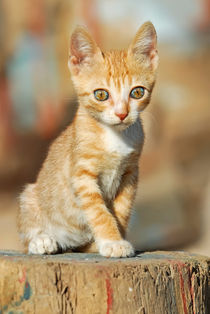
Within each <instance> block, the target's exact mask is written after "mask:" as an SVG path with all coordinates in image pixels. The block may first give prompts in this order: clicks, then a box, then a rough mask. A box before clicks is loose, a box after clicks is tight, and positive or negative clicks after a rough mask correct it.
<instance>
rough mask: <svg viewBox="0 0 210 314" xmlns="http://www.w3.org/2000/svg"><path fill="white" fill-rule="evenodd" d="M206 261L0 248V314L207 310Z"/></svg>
mask: <svg viewBox="0 0 210 314" xmlns="http://www.w3.org/2000/svg"><path fill="white" fill-rule="evenodd" d="M209 264H210V259H208V258H206V257H202V256H197V255H192V254H187V253H183V252H151V253H143V254H138V255H137V256H136V257H133V258H123V259H106V258H103V257H101V256H99V255H97V254H82V253H71V254H62V255H51V256H41V257H40V256H35V255H33V256H32V255H23V254H19V253H15V252H0V314H3V313H30V314H31V313H38V314H42V313H43V314H48V313H50V314H52V313H76V314H86V313H87V314H96V313H97V314H111V313H114V314H118V313H119V314H136V313H142V314H143V313H145V314H156V313H157V314H165V313H166V314H173V313H174V314H176V313H184V314H186V313H193V314H197V313H199V314H202V313H206V314H208V313H210V308H208V306H209V305H208V296H209V295H208V292H209V289H210V287H209V286H208V284H209V282H210V278H209Z"/></svg>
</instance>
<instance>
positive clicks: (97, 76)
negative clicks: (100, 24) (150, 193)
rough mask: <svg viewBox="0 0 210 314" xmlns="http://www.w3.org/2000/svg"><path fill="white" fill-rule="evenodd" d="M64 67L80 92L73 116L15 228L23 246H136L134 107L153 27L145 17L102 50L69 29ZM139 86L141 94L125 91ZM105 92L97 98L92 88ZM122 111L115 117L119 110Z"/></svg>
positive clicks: (138, 130)
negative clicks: (131, 225) (126, 42)
mask: <svg viewBox="0 0 210 314" xmlns="http://www.w3.org/2000/svg"><path fill="white" fill-rule="evenodd" d="M69 68H70V71H71V74H72V79H73V82H74V85H75V88H76V91H77V94H78V98H79V108H78V111H77V113H76V116H75V118H74V121H73V123H72V124H71V125H70V126H69V127H68V128H67V129H66V130H65V131H64V132H63V133H62V134H61V135H60V136H59V137H58V138H57V139H56V140H55V141H54V143H53V144H52V145H51V147H50V149H49V152H48V156H47V158H46V160H45V162H44V163H43V166H42V169H41V171H40V172H39V175H38V178H37V181H36V183H34V184H29V185H27V186H26V188H25V190H24V191H23V193H22V194H21V195H20V211H19V232H20V236H21V239H22V240H23V243H24V244H25V246H26V248H27V249H28V251H29V253H35V254H36V253H37V254H45V253H47V254H51V253H55V252H57V251H58V249H59V248H61V249H62V250H67V249H74V250H81V251H93V250H96V251H99V253H100V254H102V255H104V256H113V257H123V256H131V255H133V254H134V250H133V247H132V245H131V244H130V243H129V242H127V241H126V240H125V234H126V229H127V226H128V221H129V218H130V214H131V208H132V204H133V201H134V197H135V193H136V187H137V183H138V161H139V157H140V154H141V150H142V146H143V141H144V134H143V129H142V124H141V120H140V118H139V113H140V111H141V110H143V109H144V108H145V107H146V106H147V104H148V103H149V101H150V97H151V92H152V89H153V86H154V82H155V76H156V69H157V51H156V35H155V30H154V27H153V25H152V24H151V23H149V22H148V23H145V24H144V25H143V26H142V27H141V28H140V30H139V31H138V33H137V35H136V37H135V38H134V40H133V42H132V44H131V45H130V47H129V48H128V50H125V51H109V52H103V53H102V52H101V50H100V49H99V48H98V46H97V45H96V43H95V41H94V40H93V39H92V38H91V36H90V35H89V34H88V32H87V31H86V30H85V29H84V28H81V27H78V28H77V29H76V30H75V32H74V33H73V35H72V39H71V47H70V58H69ZM136 86H143V87H144V88H145V94H144V96H143V98H141V99H133V98H131V97H130V91H131V89H132V88H134V87H136ZM96 89H105V90H107V91H108V92H109V98H108V99H107V100H106V101H97V100H96V99H95V98H94V90H96ZM121 112H122V113H125V112H126V114H127V116H126V118H125V119H124V120H122V121H121V119H120V118H119V116H118V115H117V114H118V113H121Z"/></svg>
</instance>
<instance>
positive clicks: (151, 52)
mask: <svg viewBox="0 0 210 314" xmlns="http://www.w3.org/2000/svg"><path fill="white" fill-rule="evenodd" d="M128 51H129V53H130V54H131V55H133V56H134V57H135V58H136V59H137V61H138V60H139V61H141V60H142V59H144V61H147V62H148V63H149V64H151V66H152V68H153V70H154V71H155V70H156V69H157V66H158V60H159V58H158V52H157V35H156V31H155V28H154V26H153V24H152V23H151V22H146V23H144V24H143V25H142V26H141V27H140V28H139V30H138V32H137V33H136V36H135V37H134V39H133V41H132V43H131V45H130V47H129V50H128Z"/></svg>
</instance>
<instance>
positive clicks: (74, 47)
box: [68, 26, 101, 73]
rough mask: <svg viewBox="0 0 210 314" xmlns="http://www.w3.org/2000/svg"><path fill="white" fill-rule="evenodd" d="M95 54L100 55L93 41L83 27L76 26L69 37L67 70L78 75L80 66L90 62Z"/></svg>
mask: <svg viewBox="0 0 210 314" xmlns="http://www.w3.org/2000/svg"><path fill="white" fill-rule="evenodd" d="M96 54H101V51H100V49H99V47H98V46H97V44H96V42H95V40H94V39H93V38H92V36H91V35H90V34H89V33H88V31H87V30H86V28H85V27H82V26H77V27H76V29H75V30H74V32H73V34H72V36H71V42H70V56H69V62H68V66H69V69H70V70H73V72H74V73H78V72H79V70H80V68H81V66H82V65H83V64H85V63H86V64H87V63H89V62H91V60H92V59H93V56H95V55H96Z"/></svg>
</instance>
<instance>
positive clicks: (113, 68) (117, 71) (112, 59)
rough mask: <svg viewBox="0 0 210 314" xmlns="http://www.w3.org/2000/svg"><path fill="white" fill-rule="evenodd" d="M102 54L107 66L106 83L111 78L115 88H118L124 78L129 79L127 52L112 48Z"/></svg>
mask: <svg viewBox="0 0 210 314" xmlns="http://www.w3.org/2000/svg"><path fill="white" fill-rule="evenodd" d="M104 56H105V64H106V67H107V84H109V83H110V80H111V79H112V80H113V82H114V85H115V86H116V88H117V89H118V90H120V89H121V85H122V83H124V81H125V78H126V77H128V78H130V79H131V77H130V75H129V69H128V65H127V52H126V51H124V50H121V51H115V50H112V51H108V52H105V54H104Z"/></svg>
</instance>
